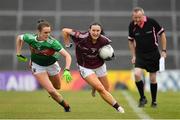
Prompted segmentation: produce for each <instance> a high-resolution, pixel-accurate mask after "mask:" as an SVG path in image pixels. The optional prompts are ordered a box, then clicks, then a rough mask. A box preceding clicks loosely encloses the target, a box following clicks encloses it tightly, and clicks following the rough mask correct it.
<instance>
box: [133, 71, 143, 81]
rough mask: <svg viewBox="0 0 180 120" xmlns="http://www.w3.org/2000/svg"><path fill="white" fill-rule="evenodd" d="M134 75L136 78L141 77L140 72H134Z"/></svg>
mask: <svg viewBox="0 0 180 120" xmlns="http://www.w3.org/2000/svg"><path fill="white" fill-rule="evenodd" d="M134 75H135V78H136V80H139V79H141V73H140V72H135V73H134Z"/></svg>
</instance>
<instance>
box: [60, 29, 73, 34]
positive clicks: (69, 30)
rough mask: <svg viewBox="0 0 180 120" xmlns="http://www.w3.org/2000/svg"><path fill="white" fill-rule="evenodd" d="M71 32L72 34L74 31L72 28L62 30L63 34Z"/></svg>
mask: <svg viewBox="0 0 180 120" xmlns="http://www.w3.org/2000/svg"><path fill="white" fill-rule="evenodd" d="M71 32H72V29H70V28H63V29H62V33H63V34H70V33H71Z"/></svg>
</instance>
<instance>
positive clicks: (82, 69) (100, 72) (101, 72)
mask: <svg viewBox="0 0 180 120" xmlns="http://www.w3.org/2000/svg"><path fill="white" fill-rule="evenodd" d="M78 67H79V71H80V74H81V76H82V77H83V78H86V77H87V76H89V75H91V74H93V73H95V74H96V75H97V77H103V76H105V75H107V69H106V64H105V63H104V64H103V65H102V66H100V67H98V68H96V69H90V68H85V67H83V66H80V65H78Z"/></svg>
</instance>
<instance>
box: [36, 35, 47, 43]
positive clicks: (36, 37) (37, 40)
mask: <svg viewBox="0 0 180 120" xmlns="http://www.w3.org/2000/svg"><path fill="white" fill-rule="evenodd" d="M35 40H36V41H37V42H40V43H42V42H45V41H46V40H45V41H44V40H43V41H39V40H37V36H35Z"/></svg>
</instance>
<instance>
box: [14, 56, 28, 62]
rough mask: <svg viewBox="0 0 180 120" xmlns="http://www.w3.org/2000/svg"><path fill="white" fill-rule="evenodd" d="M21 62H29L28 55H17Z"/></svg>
mask: <svg viewBox="0 0 180 120" xmlns="http://www.w3.org/2000/svg"><path fill="white" fill-rule="evenodd" d="M16 56H17V59H18V61H19V62H27V60H28V59H27V57H25V56H23V55H16Z"/></svg>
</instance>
